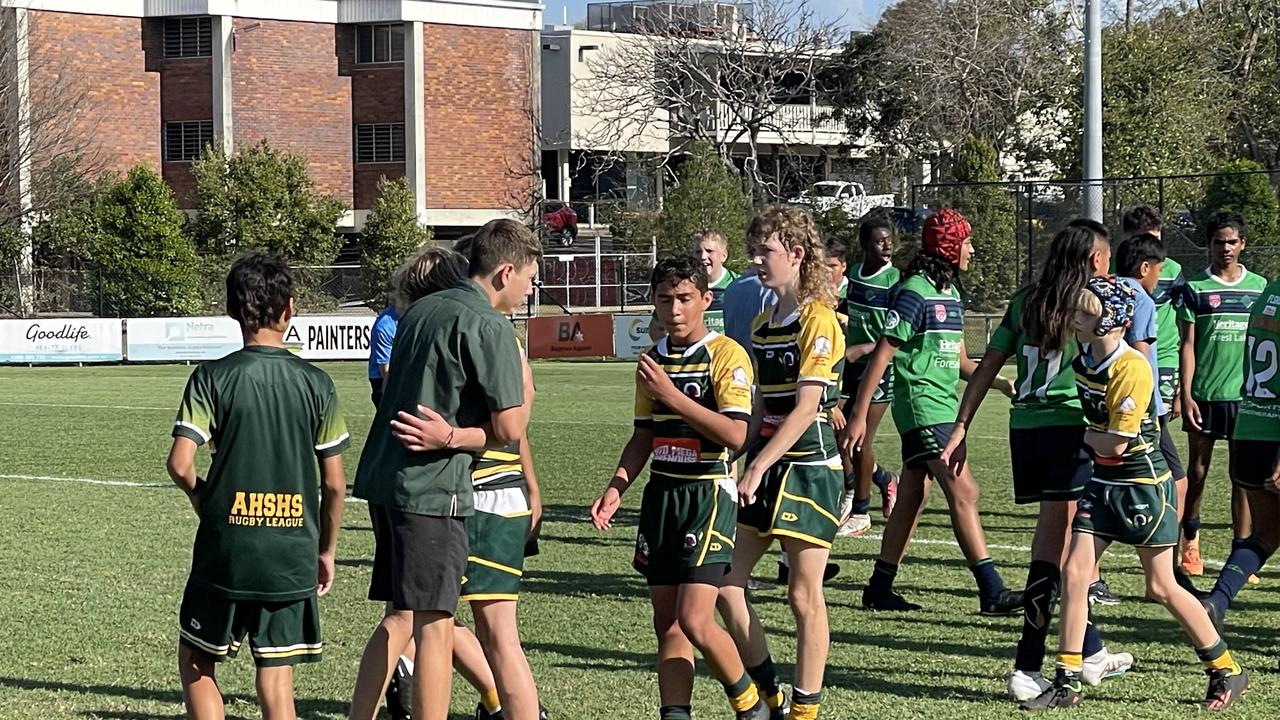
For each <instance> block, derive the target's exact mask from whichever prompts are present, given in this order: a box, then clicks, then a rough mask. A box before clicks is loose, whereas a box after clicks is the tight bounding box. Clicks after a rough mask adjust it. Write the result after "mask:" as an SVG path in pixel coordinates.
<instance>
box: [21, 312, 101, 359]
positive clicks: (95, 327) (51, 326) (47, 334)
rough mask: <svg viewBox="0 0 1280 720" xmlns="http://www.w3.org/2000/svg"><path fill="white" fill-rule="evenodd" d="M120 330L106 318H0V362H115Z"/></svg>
mask: <svg viewBox="0 0 1280 720" xmlns="http://www.w3.org/2000/svg"><path fill="white" fill-rule="evenodd" d="M122 330H123V326H122V323H121V322H120V320H118V319H108V318H36V319H30V320H0V363H81V362H117V361H119V360H121V359H123V357H124V355H123V353H122V352H121V350H122V348H121V347H120V345H121V334H122Z"/></svg>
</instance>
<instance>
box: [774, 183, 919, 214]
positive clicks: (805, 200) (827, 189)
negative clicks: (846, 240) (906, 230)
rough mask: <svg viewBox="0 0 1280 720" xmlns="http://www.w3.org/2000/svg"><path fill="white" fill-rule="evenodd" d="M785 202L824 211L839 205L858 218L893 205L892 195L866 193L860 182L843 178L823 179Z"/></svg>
mask: <svg viewBox="0 0 1280 720" xmlns="http://www.w3.org/2000/svg"><path fill="white" fill-rule="evenodd" d="M787 202H789V203H792V204H794V205H808V206H810V207H812V208H814V209H815V210H819V211H826V210H829V209H831V208H832V207H840V208H841V209H843V210H844V211H845V213H846V214H848V215H849V217H853V218H860V217H862V216H863V215H866V214H867V212H868V211H869V210H873V209H875V208H879V207H893V204H894V196H893V194H892V193H890V194H887V195H868V194H867V189H866V188H865V187H863V185H862V183H856V182H845V181H843V180H823V181H822V182H817V183H814V184H813V187H811V188H809V189H808V190H806V191H805V192H804V193H803V194H801V195H799V196H797V197H793V198H791V199H790V200H788V201H787Z"/></svg>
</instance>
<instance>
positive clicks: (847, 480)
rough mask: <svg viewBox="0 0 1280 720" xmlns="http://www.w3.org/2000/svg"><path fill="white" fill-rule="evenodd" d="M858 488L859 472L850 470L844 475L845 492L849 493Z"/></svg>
mask: <svg viewBox="0 0 1280 720" xmlns="http://www.w3.org/2000/svg"><path fill="white" fill-rule="evenodd" d="M856 487H858V471H857V470H850V471H849V472H846V473H845V474H844V491H845V492H849V491H850V490H852V489H854V488H856Z"/></svg>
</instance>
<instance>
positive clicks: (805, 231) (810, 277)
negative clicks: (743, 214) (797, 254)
mask: <svg viewBox="0 0 1280 720" xmlns="http://www.w3.org/2000/svg"><path fill="white" fill-rule="evenodd" d="M771 237H776V238H777V239H778V242H779V243H781V245H782V246H783V247H784V248H786V249H788V250H792V249H794V248H796V247H800V248H804V258H803V259H801V260H800V284H799V295H800V302H801V304H804V303H807V302H811V301H816V302H820V303H822V304H823V305H826V306H827V307H831V308H834V307H835V306H836V292H835V288H833V287H831V271H830V270H828V269H827V251H826V247H825V246H824V244H823V242H822V233H820V232H819V231H818V225H817V223H815V222H814V221H813V216H812V215H810V214H809V213H808V212H807V211H805V210H802V209H800V208H797V207H792V206H789V205H772V206H770V207H767V208H765V209H764V210H761V211H760V212H759V213H758V214H757V215H756V216H755V217H753V218H751V224H750V225H748V226H747V238H748V239H749V240H750V241H751V243H752V244H755V243H761V242H765V241H766V240H768V239H769V238H771Z"/></svg>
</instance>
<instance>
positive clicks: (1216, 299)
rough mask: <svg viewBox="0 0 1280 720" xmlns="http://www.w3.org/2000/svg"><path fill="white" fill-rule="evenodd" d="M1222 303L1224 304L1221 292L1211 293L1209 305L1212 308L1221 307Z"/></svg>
mask: <svg viewBox="0 0 1280 720" xmlns="http://www.w3.org/2000/svg"><path fill="white" fill-rule="evenodd" d="M1221 305H1222V296H1221V295H1219V294H1217V293H1214V294H1213V295H1210V296H1209V307H1211V308H1217V307H1219V306H1221Z"/></svg>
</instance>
